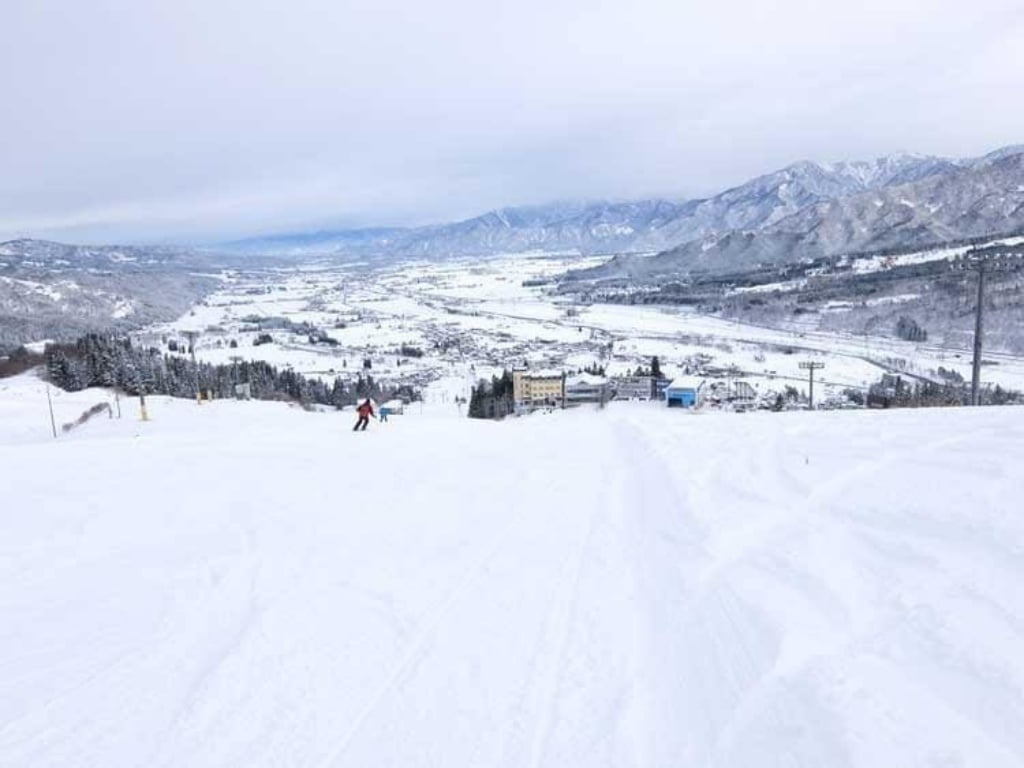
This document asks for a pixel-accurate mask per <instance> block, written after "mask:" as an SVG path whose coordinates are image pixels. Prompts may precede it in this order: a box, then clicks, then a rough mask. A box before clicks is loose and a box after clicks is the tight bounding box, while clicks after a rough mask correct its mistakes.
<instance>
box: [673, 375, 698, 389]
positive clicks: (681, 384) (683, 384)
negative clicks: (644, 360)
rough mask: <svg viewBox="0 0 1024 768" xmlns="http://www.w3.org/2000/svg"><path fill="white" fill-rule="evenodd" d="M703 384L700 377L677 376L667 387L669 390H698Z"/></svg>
mask: <svg viewBox="0 0 1024 768" xmlns="http://www.w3.org/2000/svg"><path fill="white" fill-rule="evenodd" d="M704 384H705V379H702V378H701V377H700V376H677V377H676V378H674V379H672V381H671V383H670V384H669V385H668V388H669V389H700V388H701V387H703V386H704Z"/></svg>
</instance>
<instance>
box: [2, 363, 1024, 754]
mask: <svg viewBox="0 0 1024 768" xmlns="http://www.w3.org/2000/svg"><path fill="white" fill-rule="evenodd" d="M104 396H105V395H104V393H102V392H98V391H91V392H86V393H80V394H78V395H61V397H59V398H58V399H57V401H56V405H57V407H58V410H59V411H60V413H59V414H58V424H59V423H61V422H63V421H69V420H71V417H74V416H77V415H78V413H80V412H81V410H83V409H84V408H85V407H88V405H91V404H93V402H95V401H97V400H102V399H103V398H104ZM123 406H124V410H125V418H123V419H122V420H120V421H118V420H116V419H114V420H110V419H108V418H107V417H106V415H103V416H101V417H99V418H97V419H96V420H94V421H92V422H89V423H88V424H86V425H85V426H83V427H81V428H79V429H77V430H75V431H73V432H71V433H69V434H67V435H62V436H61V438H60V439H59V440H56V441H55V440H52V439H51V438H49V435H48V434H47V432H48V429H49V424H48V421H47V416H46V410H45V408H46V406H45V395H44V394H43V390H42V385H41V384H40V383H39V382H38V381H37V380H35V379H32V378H31V377H28V376H26V377H20V378H18V379H15V380H7V381H5V382H0V416H2V418H0V466H2V467H3V473H4V474H3V477H4V480H5V483H4V486H5V488H4V501H3V504H2V507H0V617H2V621H0V765H4V766H19V767H21V766H47V767H48V768H50V767H54V766H74V767H75V768H85V767H86V766H103V768H110V767H111V766H147V767H152V766H190V767H195V766H247V767H248V766H323V767H324V768H326V767H327V766H358V767H359V768H367V767H369V766H372V767H374V768H383V767H385V766H403V767H408V766H446V767H447V766H458V767H461V766H486V767H495V768H505V767H506V766H557V767H560V768H562V767H565V766H582V767H586V768H595V767H598V766H609V767H611V766H614V767H615V768H621V767H628V766H637V767H638V768H657V767H660V766H695V767H699V768H708V767H715V768H768V767H771V766H787V767H790V766H807V767H812V766H813V767H816V768H844V767H846V766H863V767H864V768H888V767H893V768H905V767H910V766H934V767H937V766H943V767H947V766H961V767H967V766H977V767H978V768H1004V767H1005V768H1019V767H1020V766H1021V765H1024V591H1022V590H1021V584H1022V583H1024V515H1022V513H1021V509H1022V506H1021V491H1022V490H1024V469H1022V465H1021V445H1022V444H1024V409H1009V408H1002V409H1000V408H988V409H974V410H972V409H953V410H927V411H925V410H922V411H902V412H885V413H883V412H830V413H787V414H767V413H766V414H746V415H739V414H707V415H689V414H684V413H680V412H677V411H668V410H667V409H664V408H661V407H658V406H655V405H646V404H621V405H617V406H613V407H609V408H607V409H606V410H604V411H601V412H598V411H591V410H586V411H584V410H579V411H575V412H565V413H553V414H549V415H537V416H533V417H530V418H524V419H517V420H512V421H508V422H504V423H480V422H471V421H469V420H466V419H459V418H456V417H455V414H454V412H453V413H451V414H447V413H442V412H440V411H439V410H438V409H434V410H433V412H431V411H432V409H431V408H430V407H428V408H427V409H426V411H425V412H424V413H421V412H420V408H419V406H413V407H412V408H410V409H409V412H408V413H407V414H406V415H405V416H396V417H392V419H391V421H390V422H389V423H388V424H383V425H382V424H371V425H370V429H369V430H368V431H367V432H366V433H365V434H353V433H352V432H351V431H350V428H351V422H352V415H351V414H350V413H306V412H303V411H302V410H300V409H297V408H293V407H288V406H286V405H283V404H268V403H234V402H220V403H214V404H211V405H204V406H202V407H197V406H196V405H195V404H194V403H190V402H187V401H171V400H167V399H163V398H152V399H151V402H150V408H149V410H150V414H151V416H152V419H153V420H152V421H151V422H149V423H145V424H143V423H140V422H139V421H138V420H137V419H136V418H135V409H134V408H133V407H128V404H124V403H123ZM449 407H450V406H449ZM62 414H63V415H62Z"/></svg>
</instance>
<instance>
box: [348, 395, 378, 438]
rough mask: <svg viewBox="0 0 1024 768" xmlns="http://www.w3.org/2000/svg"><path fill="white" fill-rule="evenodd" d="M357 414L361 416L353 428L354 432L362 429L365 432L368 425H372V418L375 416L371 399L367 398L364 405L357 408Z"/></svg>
mask: <svg viewBox="0 0 1024 768" xmlns="http://www.w3.org/2000/svg"><path fill="white" fill-rule="evenodd" d="M356 413H358V414H359V418H358V419H357V420H356V425H355V426H354V427H352V431H353V432H355V431H356V430H357V429H360V428H362V430H363V432H365V431H366V425H367V424H369V423H370V417H371V416H373V405H372V404H371V403H370V398H366V400H364V401H363V404H362V405H360V406H359V407H358V408H356Z"/></svg>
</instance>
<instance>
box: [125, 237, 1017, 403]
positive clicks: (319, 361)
mask: <svg viewBox="0 0 1024 768" xmlns="http://www.w3.org/2000/svg"><path fill="white" fill-rule="evenodd" d="M597 261H600V259H595V258H589V257H580V256H579V255H576V254H565V255H558V254H537V253H527V254H511V255H505V256H497V257H491V258H484V259H472V260H471V259H457V258H453V259H449V260H444V261H431V262H427V261H407V262H402V263H395V262H388V263H386V264H375V263H365V262H346V261H330V260H324V261H322V262H314V263H312V264H308V263H307V264H304V265H302V266H296V267H294V268H284V267H276V268H265V269H253V270H247V271H225V272H222V273H220V274H218V275H217V278H218V279H219V280H220V282H221V288H220V290H218V291H216V292H215V293H213V294H212V295H210V296H208V297H207V298H206V299H205V300H203V301H202V302H200V303H199V304H198V305H196V306H195V307H193V308H192V309H191V310H190V311H189V312H188V313H187V314H185V315H184V316H183V317H181V318H179V319H178V320H177V321H174V322H171V323H164V324H159V325H153V326H150V327H148V328H147V329H145V330H143V331H141V332H138V333H137V334H135V336H134V338H133V341H134V343H135V344H137V345H139V346H143V347H153V348H156V349H158V350H160V351H161V352H163V353H165V354H169V355H171V356H174V355H178V356H194V358H195V359H196V360H198V361H199V362H200V363H210V364H215V365H221V366H236V365H239V364H241V363H242V362H244V361H248V360H259V361H264V362H266V363H268V364H271V365H273V366H276V367H278V368H281V369H284V370H288V371H294V372H295V373H297V374H301V375H302V376H305V377H308V378H312V379H321V380H323V381H327V382H330V381H332V380H340V381H342V382H345V383H346V384H348V385H350V386H351V387H352V388H353V391H357V390H358V391H367V384H368V383H369V384H373V383H377V384H378V385H379V384H381V383H384V384H387V385H389V386H391V387H403V388H404V389H405V391H407V392H410V393H412V392H414V393H416V394H415V395H411V396H407V397H406V398H405V400H406V401H408V400H410V399H413V398H418V399H421V400H422V401H424V402H426V403H430V404H433V405H437V406H444V407H447V408H449V409H450V411H451V412H452V414H453V415H462V416H467V415H468V416H476V417H481V418H502V417H505V416H510V415H526V414H530V413H534V412H545V411H550V410H551V409H554V408H558V409H562V408H573V407H577V406H594V407H598V408H600V407H603V406H604V405H606V404H608V403H609V402H612V401H632V402H647V403H648V404H650V405H653V404H659V405H662V406H665V407H668V408H673V409H679V410H682V411H693V410H698V411H710V410H724V411H731V412H746V411H752V410H759V409H760V410H776V411H778V410H793V409H808V408H859V407H867V406H869V405H874V406H888V405H890V404H892V403H894V402H896V401H897V400H898V399H899V398H900V397H903V398H904V399H907V398H910V397H912V396H915V393H920V392H922V391H927V392H932V393H933V395H934V396H936V397H941V396H942V394H941V391H942V388H943V387H944V386H954V385H956V386H959V385H962V383H963V381H964V380H965V378H966V379H967V380H969V378H970V362H971V361H970V356H969V353H968V354H965V351H964V350H963V349H960V348H957V347H951V346H947V345H944V344H942V343H936V342H928V341H924V340H918V341H907V340H903V339H899V338H895V337H891V338H887V337H884V336H868V335H856V334H852V333H839V332H822V331H818V330H816V329H812V328H808V327H801V326H800V325H798V324H794V325H790V326H788V327H783V328H780V327H776V328H768V327H763V326H757V325H752V324H745V323H742V322H737V321H734V320H729V319H725V318H722V317H716V316H714V315H709V314H702V313H699V312H697V311H695V310H693V309H690V308H685V307H674V306H650V305H628V304H599V303H593V302H589V301H586V300H581V299H580V298H579V297H577V296H573V295H566V294H564V293H560V292H559V291H558V290H557V284H556V280H557V278H558V277H559V276H560V275H562V274H564V273H565V272H566V271H567V270H569V269H576V268H579V267H581V266H586V265H588V264H590V263H594V262H597ZM986 362H987V364H988V365H987V367H986V371H985V378H986V383H987V385H988V386H989V387H999V388H1001V390H1005V391H1012V390H1017V389H1021V388H1024V361H1022V360H1021V359H1020V358H1018V357H1014V356H1009V355H1001V354H999V353H998V351H996V352H993V353H991V354H989V355H987V359H986ZM935 393H937V394H935ZM405 404H406V405H407V404H408V403H407V402H406V403H405ZM391 406H392V409H393V410H396V409H397V408H398V406H399V404H398V403H394V402H393V403H391Z"/></svg>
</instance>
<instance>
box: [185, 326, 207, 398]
mask: <svg viewBox="0 0 1024 768" xmlns="http://www.w3.org/2000/svg"><path fill="white" fill-rule="evenodd" d="M185 338H187V339H188V351H189V352H190V353H191V354H192V370H193V371H195V374H196V383H195V389H196V404H197V405H202V404H203V399H202V395H201V394H200V392H199V365H198V364H197V363H196V339H198V338H199V331H185Z"/></svg>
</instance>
